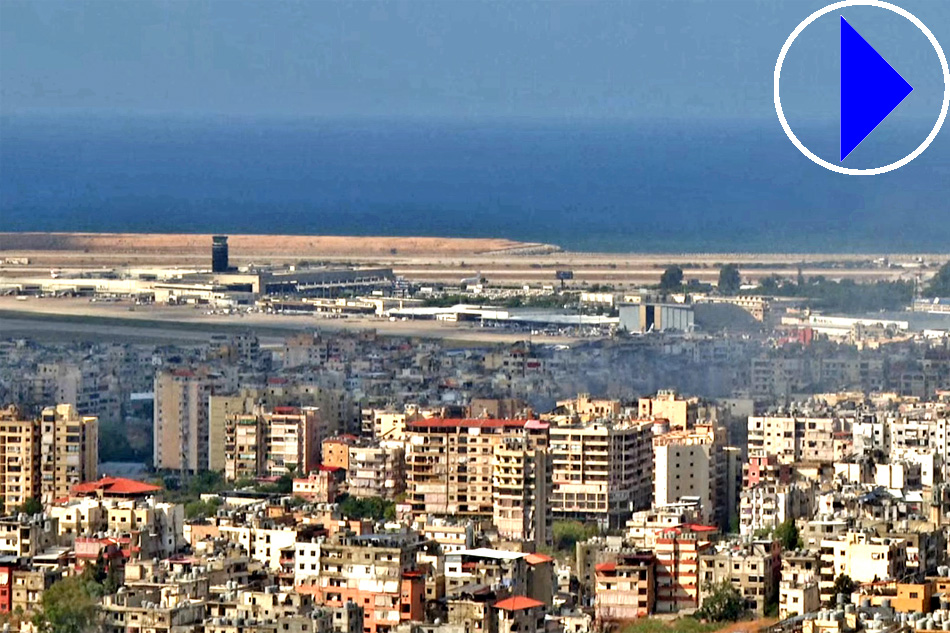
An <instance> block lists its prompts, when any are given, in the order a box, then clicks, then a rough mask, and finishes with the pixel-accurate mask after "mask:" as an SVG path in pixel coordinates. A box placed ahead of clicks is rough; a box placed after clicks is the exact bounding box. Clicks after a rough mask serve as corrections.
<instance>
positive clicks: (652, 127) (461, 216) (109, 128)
mask: <svg viewBox="0 0 950 633" xmlns="http://www.w3.org/2000/svg"><path fill="white" fill-rule="evenodd" d="M930 125H932V122H931V123H930ZM927 127H928V128H929V125H928V126H927ZM802 130H803V131H802V132H801V134H800V136H801V137H802V140H803V141H804V142H806V145H808V146H809V147H813V148H815V147H818V148H820V149H821V151H820V152H818V153H819V155H829V156H830V155H834V153H835V151H837V129H836V128H831V127H829V126H823V125H818V124H816V125H814V126H812V127H808V126H805V127H803V128H802ZM905 132H906V133H905ZM875 134H876V135H877V136H878V138H876V139H875V144H874V146H872V147H869V148H868V149H867V151H866V152H865V154H864V156H863V157H859V158H858V159H856V160H865V161H867V162H868V164H874V163H875V161H876V160H877V159H879V158H881V157H884V158H886V160H883V159H881V160H877V164H882V163H885V162H891V161H893V160H896V159H897V158H899V157H900V156H902V155H903V154H905V153H907V152H908V151H909V149H907V147H908V142H909V141H908V140H907V139H908V138H909V137H912V138H913V139H914V140H913V142H912V143H911V144H910V147H911V149H912V147H913V146H916V144H917V143H918V142H919V140H920V139H922V136H921V135H920V134H919V130H917V129H914V130H900V129H895V128H892V129H890V130H880V131H879V132H875ZM948 134H950V133H948V132H946V131H945V132H944V133H943V134H942V135H941V136H938V138H937V140H936V141H935V142H934V144H933V145H932V146H931V147H930V149H929V150H927V152H925V153H924V154H923V155H922V156H921V157H920V158H918V159H917V160H916V161H914V162H913V163H911V164H910V165H908V166H907V167H905V168H903V169H901V170H898V171H897V172H893V173H890V174H886V175H883V176H874V177H849V176H842V175H839V174H834V173H831V172H828V171H825V170H824V169H822V168H820V167H818V166H816V165H814V164H813V163H811V162H809V161H808V160H807V159H805V157H803V156H802V155H801V154H800V153H799V152H798V150H796V149H795V148H794V147H793V146H792V144H791V143H790V142H789V141H788V139H787V138H786V137H785V135H784V133H783V132H782V130H781V128H780V126H779V124H778V122H777V121H774V120H768V121H757V122H745V121H707V122H702V121H689V122H681V121H656V120H650V121H615V122H589V121H569V120H563V121H561V120H559V121H554V120H549V121H527V120H515V121H500V120H498V121H495V120H489V121H486V120H474V121H467V120H452V121H421V120H382V119H373V120H339V119H251V118H220V117H193V118H185V117H157V116H156V117H142V116H136V117H132V116H128V117H123V116H117V117H103V116H91V115H86V116H78V115H77V116H69V117H64V116H58V117H52V116H22V115H21V116H18V115H7V116H3V117H0V230H3V231H106V232H125V231H130V232H200V233H210V232H221V233H232V234H234V233H289V234H334V235H427V236H446V237H505V238H511V239H517V240H527V241H539V242H548V243H553V244H557V245H559V246H561V247H563V248H565V249H570V250H575V251H615V252H661V251H663V252H671V251H673V252H687V251H703V252H735V251H760V252H766V251H781V252H806V251H811V252H816V251H826V252H832V251H834V252H921V251H931V252H932V251H938V252H947V251H950V141H948V140H947V137H948ZM859 149H860V148H859ZM816 151H818V150H817V149H816ZM822 152H824V153H822ZM849 160H851V158H849ZM856 166H862V165H856Z"/></svg>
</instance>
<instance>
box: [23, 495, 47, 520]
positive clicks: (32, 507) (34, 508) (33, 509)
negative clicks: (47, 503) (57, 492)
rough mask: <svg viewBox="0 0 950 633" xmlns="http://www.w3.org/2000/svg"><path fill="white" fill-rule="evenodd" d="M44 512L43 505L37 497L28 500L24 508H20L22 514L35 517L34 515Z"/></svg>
mask: <svg viewBox="0 0 950 633" xmlns="http://www.w3.org/2000/svg"><path fill="white" fill-rule="evenodd" d="M42 511H43V504H42V503H41V502H40V500H39V499H37V498H36V497H30V498H29V499H27V500H26V501H25V502H24V503H23V505H22V506H20V512H23V513H25V514H29V515H30V516H33V515H34V514H39V513H40V512H42Z"/></svg>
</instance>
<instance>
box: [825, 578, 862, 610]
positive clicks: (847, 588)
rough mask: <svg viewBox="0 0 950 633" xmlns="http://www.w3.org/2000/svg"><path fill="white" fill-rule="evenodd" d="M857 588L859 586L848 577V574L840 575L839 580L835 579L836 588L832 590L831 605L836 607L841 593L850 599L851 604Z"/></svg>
mask: <svg viewBox="0 0 950 633" xmlns="http://www.w3.org/2000/svg"><path fill="white" fill-rule="evenodd" d="M856 587H857V585H856V584H855V583H854V581H853V580H851V576H848V575H847V574H840V575H839V576H838V577H837V578H835V584H834V587H832V588H831V600H830V601H829V603H830V605H832V606H834V604H835V603H836V602H837V599H838V594H839V593H843V594H844V595H846V596H847V597H848V598H847V601H848V602H851V594H852V593H854V590H855V588H856Z"/></svg>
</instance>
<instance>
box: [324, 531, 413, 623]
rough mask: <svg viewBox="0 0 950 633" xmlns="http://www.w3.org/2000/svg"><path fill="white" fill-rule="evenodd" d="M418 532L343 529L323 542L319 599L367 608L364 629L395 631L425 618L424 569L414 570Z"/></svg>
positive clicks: (364, 609) (329, 603) (331, 605)
mask: <svg viewBox="0 0 950 633" xmlns="http://www.w3.org/2000/svg"><path fill="white" fill-rule="evenodd" d="M416 547H417V541H416V537H415V535H414V534H409V533H398V534H372V535H365V536H350V535H343V534H339V535H337V536H336V537H333V538H331V539H329V540H327V541H325V542H324V543H322V544H321V546H320V558H319V573H318V574H317V576H318V583H319V584H318V585H317V586H316V595H315V599H316V601H317V602H318V603H319V604H323V605H326V606H329V607H337V608H338V607H342V606H344V605H345V604H346V603H347V602H350V601H352V602H354V603H356V604H357V605H359V606H362V607H363V611H364V616H365V617H364V620H363V631H364V633H388V632H391V631H395V629H396V627H397V626H399V624H400V622H403V621H407V620H416V621H419V620H422V619H423V606H424V603H425V581H424V577H423V574H422V573H421V572H418V571H416V570H415V557H416Z"/></svg>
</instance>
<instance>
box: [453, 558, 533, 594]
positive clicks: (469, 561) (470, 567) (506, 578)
mask: <svg viewBox="0 0 950 633" xmlns="http://www.w3.org/2000/svg"><path fill="white" fill-rule="evenodd" d="M472 584H476V585H487V586H488V587H491V588H493V589H501V588H504V590H505V591H507V592H510V593H512V594H515V595H523V594H525V593H526V592H527V588H528V562H527V560H526V556H525V554H523V553H521V552H510V551H508V550H497V549H489V548H487V547H479V548H476V549H470V550H461V551H456V552H453V553H451V554H447V555H446V556H445V593H446V595H451V594H453V593H455V592H456V591H458V590H459V589H460V588H462V587H464V586H466V585H472Z"/></svg>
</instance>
